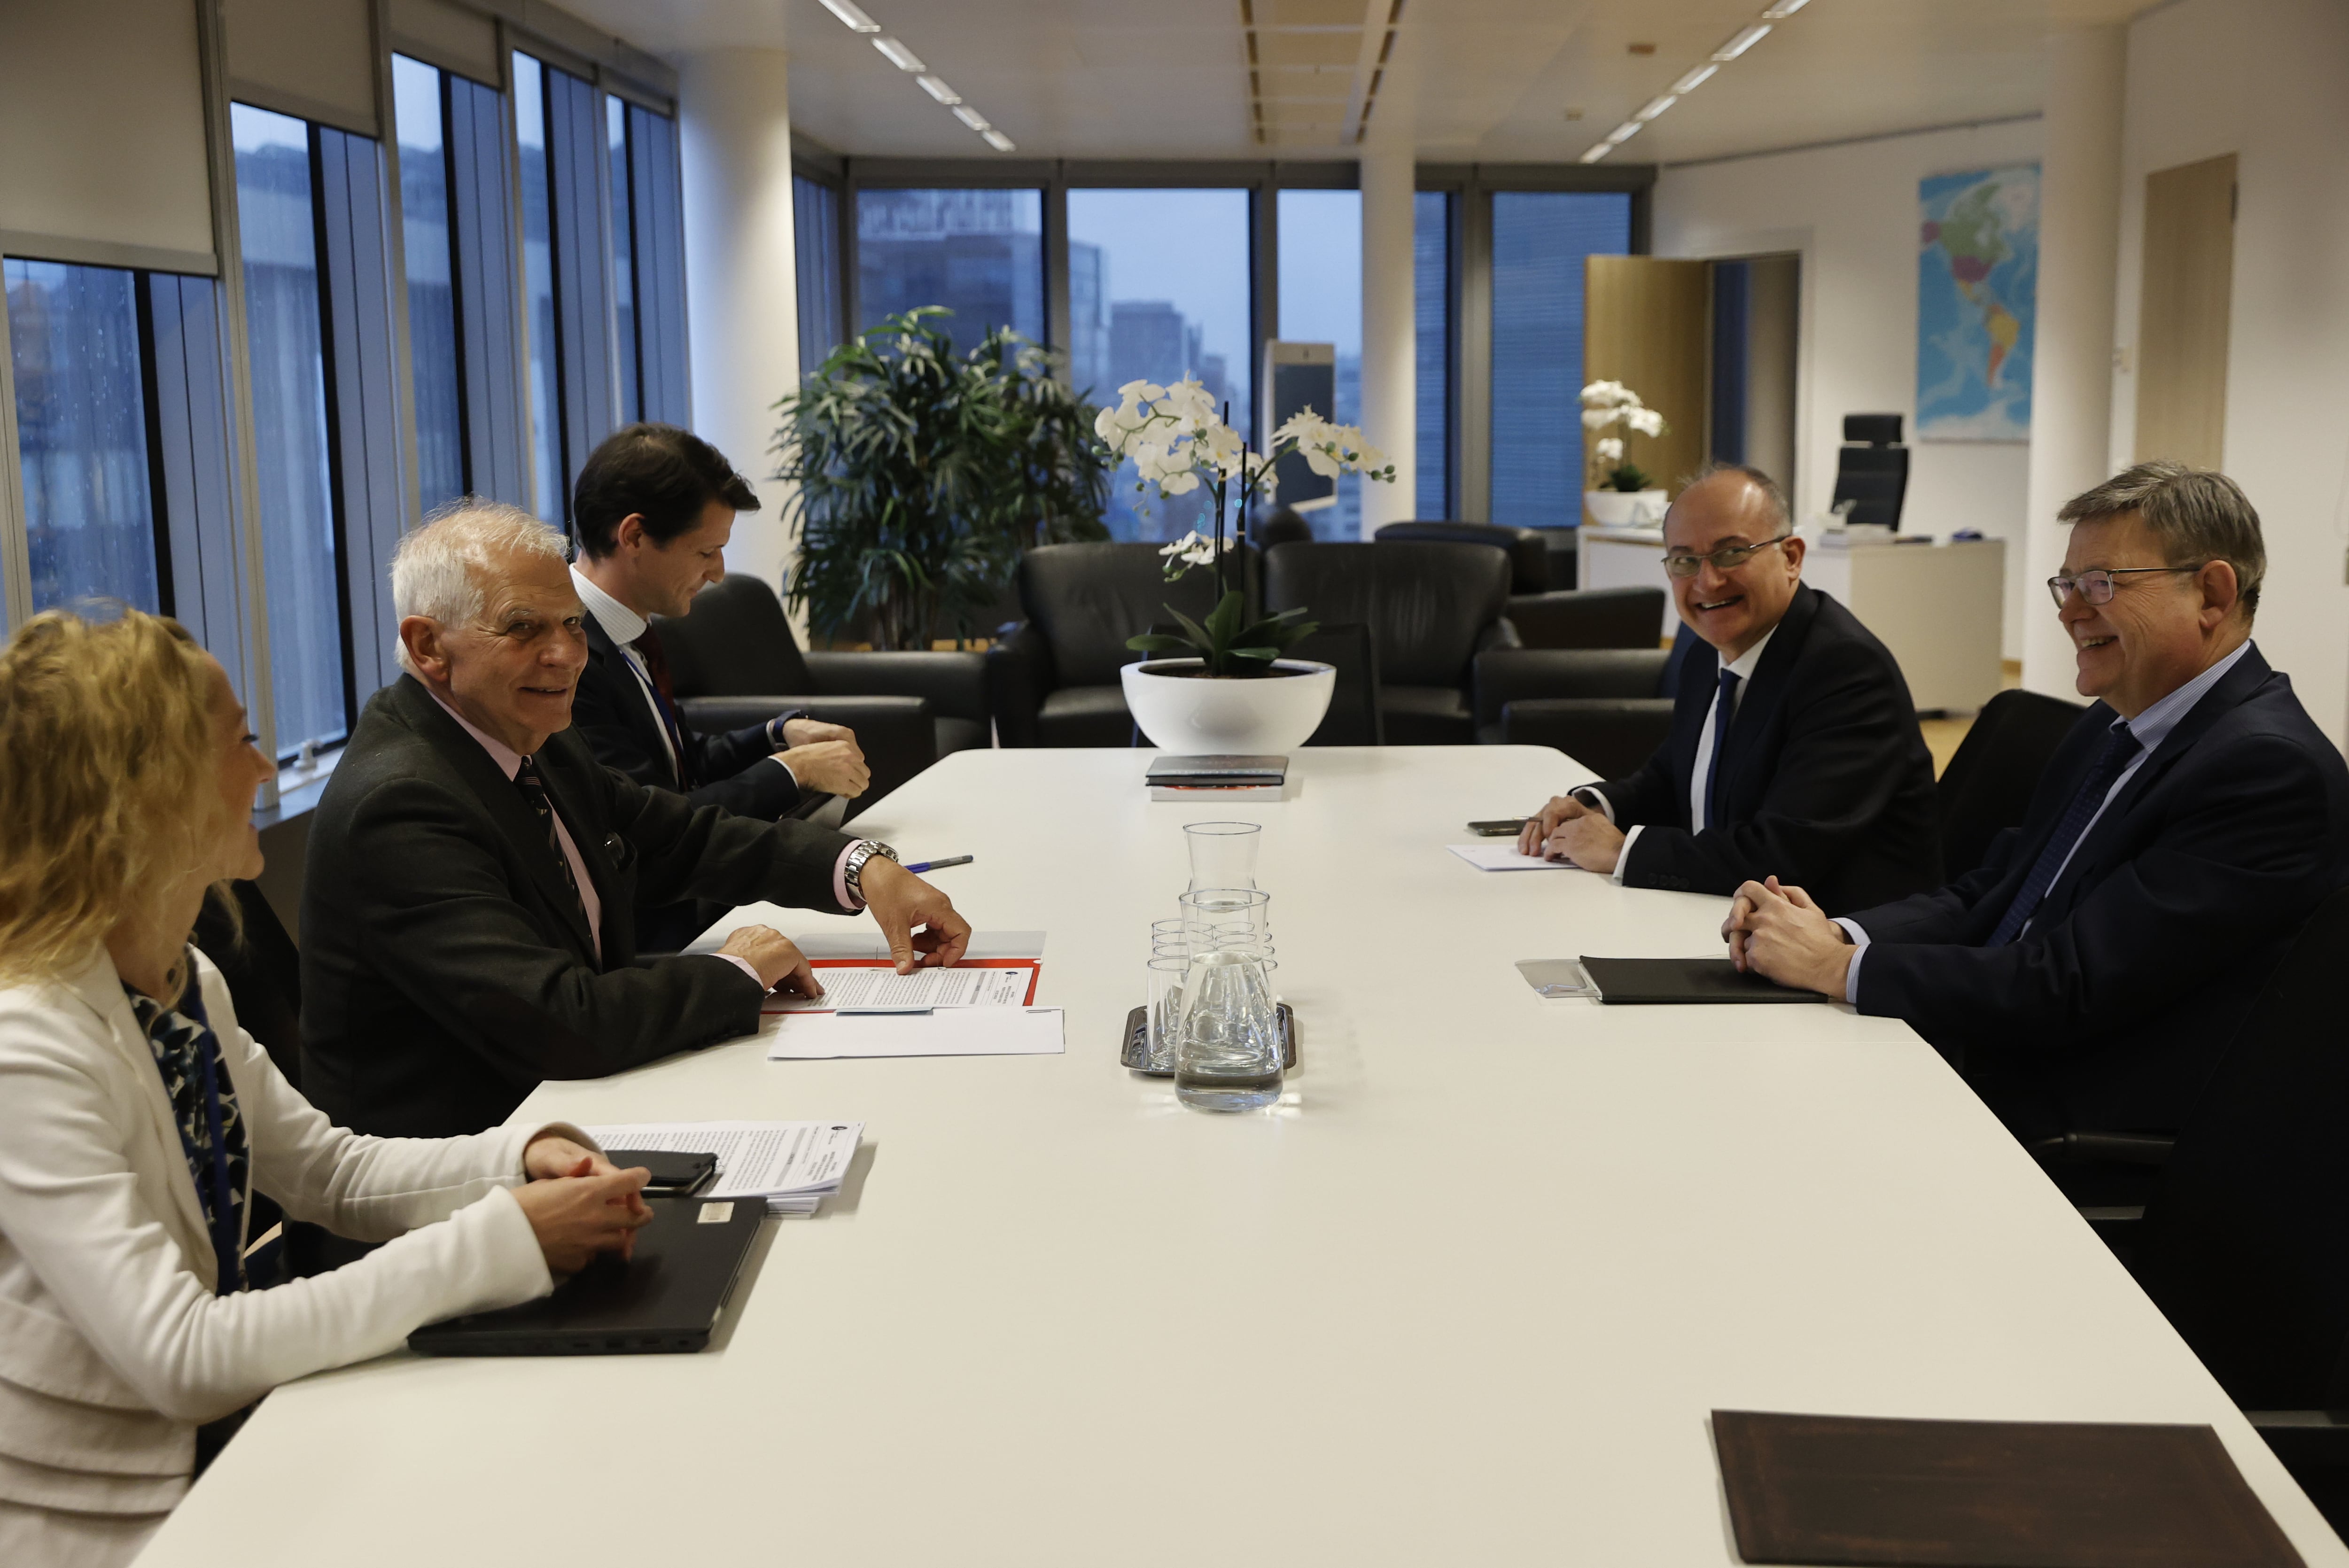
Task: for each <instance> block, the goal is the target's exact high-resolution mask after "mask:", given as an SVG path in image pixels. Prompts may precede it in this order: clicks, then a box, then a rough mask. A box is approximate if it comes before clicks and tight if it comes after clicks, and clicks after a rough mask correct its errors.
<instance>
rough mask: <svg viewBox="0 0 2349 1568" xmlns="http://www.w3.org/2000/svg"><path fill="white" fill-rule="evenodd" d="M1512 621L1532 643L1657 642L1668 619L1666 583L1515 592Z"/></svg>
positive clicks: (1635, 645)
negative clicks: (1656, 585)
mask: <svg viewBox="0 0 2349 1568" xmlns="http://www.w3.org/2000/svg"><path fill="white" fill-rule="evenodd" d="M1508 615H1509V624H1511V625H1513V626H1515V627H1516V629H1517V641H1518V642H1519V643H1521V644H1523V645H1525V646H1526V647H1528V648H1652V647H1654V646H1655V645H1656V644H1657V641H1658V638H1657V636H1656V628H1657V627H1658V626H1659V625H1661V624H1662V623H1663V619H1664V591H1663V590H1662V589H1661V588H1568V589H1566V590H1564V591H1562V592H1559V593H1522V594H1513V595H1511V596H1510V599H1509V605H1508Z"/></svg>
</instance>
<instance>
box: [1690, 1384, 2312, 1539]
mask: <svg viewBox="0 0 2349 1568" xmlns="http://www.w3.org/2000/svg"><path fill="white" fill-rule="evenodd" d="M1713 1449H1714V1452H1715V1453H1716V1454H1717V1455H1718V1456H1719V1458H1720V1460H1721V1479H1722V1484H1723V1487H1724V1488H1725V1489H1726V1491H1727V1492H1728V1494H1729V1518H1730V1523H1731V1526H1732V1528H1733V1529H1734V1530H1735V1531H1736V1532H1737V1553H1738V1555H1739V1556H1740V1557H1742V1558H1744V1560H1745V1561H1746V1562H1748V1563H1813V1564H1826V1565H1840V1564H1861V1563H1866V1564H1870V1565H1876V1568H1910V1565H1912V1564H1914V1565H1919V1568H2106V1565H2107V1564H2114V1563H2127V1564H2128V1565H2129V1568H2221V1565H2222V1564H2223V1565H2225V1568H2298V1564H2299V1563H2300V1561H2301V1559H2300V1554H2299V1553H2296V1552H2294V1551H2293V1550H2292V1542H2289V1541H2287V1540H2285V1539H2284V1534H2283V1532H2282V1530H2280V1529H2278V1528H2277V1527H2276V1522H2275V1521H2274V1520H2273V1519H2271V1518H2270V1517H2269V1515H2268V1511H2267V1509H2266V1508H2265V1507H2264V1506H2262V1505H2261V1502H2260V1500H2259V1499H2258V1498H2257V1497H2256V1496H2254V1495H2253V1494H2252V1492H2251V1488H2250V1487H2249V1486H2248V1485H2246V1484H2245V1483H2244V1481H2243V1478H2242V1476H2241V1474H2240V1472H2239V1471H2238V1470H2236V1469H2235V1464H2234V1461H2233V1460H2231V1459H2230V1458H2228V1456H2227V1450H2226V1448H2225V1447H2224V1445H2222V1444H2221V1443H2220V1441H2219V1437H2218V1434H2217V1433H2215V1432H2213V1431H2212V1430H2211V1429H2209V1428H2208V1427H2172V1426H2154V1425H2134V1424H2132V1425H2126V1426H2123V1425H2103V1424H2095V1423H2089V1422H2080V1421H1896V1420H1883V1419H1878V1418H1861V1417H1851V1416H1799V1415H1784V1414H1775V1413H1771V1412H1767V1411H1759V1410H1715V1411H1714V1412H1713Z"/></svg>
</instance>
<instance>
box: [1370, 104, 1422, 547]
mask: <svg viewBox="0 0 2349 1568" xmlns="http://www.w3.org/2000/svg"><path fill="white" fill-rule="evenodd" d="M1361 180H1362V437H1363V438H1364V439H1365V440H1367V441H1369V442H1370V444H1371V445H1372V446H1374V447H1377V448H1380V449H1382V450H1384V451H1385V453H1386V455H1387V457H1388V459H1390V460H1391V461H1392V462H1393V464H1394V469H1395V477H1394V482H1393V483H1392V484H1373V483H1371V482H1370V481H1369V480H1363V481H1362V537H1363V538H1365V539H1368V538H1369V537H1370V536H1371V534H1373V533H1375V532H1377V531H1378V530H1379V528H1380V526H1381V524H1384V523H1390V522H1402V521H1405V520H1407V519H1410V518H1413V517H1416V516H1417V515H1418V504H1417V497H1418V488H1419V487H1418V398H1419V358H1418V354H1419V341H1418V335H1417V333H1416V331H1415V330H1414V326H1413V290H1412V197H1413V193H1414V191H1416V189H1417V162H1416V160H1415V159H1414V157H1413V150H1412V146H1411V143H1410V142H1409V140H1407V139H1404V140H1401V141H1399V142H1397V143H1395V144H1392V145H1390V146H1388V147H1386V148H1383V149H1379V150H1365V151H1364V153H1363V154H1362V162H1361Z"/></svg>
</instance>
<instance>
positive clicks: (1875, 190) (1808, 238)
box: [1654, 120, 2044, 658]
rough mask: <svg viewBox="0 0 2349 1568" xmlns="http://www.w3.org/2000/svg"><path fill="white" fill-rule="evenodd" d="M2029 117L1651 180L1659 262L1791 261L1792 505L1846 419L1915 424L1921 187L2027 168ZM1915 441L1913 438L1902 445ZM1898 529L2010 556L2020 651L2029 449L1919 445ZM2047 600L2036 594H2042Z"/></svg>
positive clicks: (1808, 503)
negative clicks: (1796, 258)
mask: <svg viewBox="0 0 2349 1568" xmlns="http://www.w3.org/2000/svg"><path fill="white" fill-rule="evenodd" d="M2039 150H2040V126H2039V123H2038V122H2037V121H2036V120H2027V121H2022V122H2017V123H2012V124H2006V125H1994V126H1986V127H1983V128H1982V129H1976V130H1946V131H1933V132H1930V133H1927V134H1923V135H1918V136H1900V137H1888V138H1885V139H1881V140H1876V141H1865V142H1856V143H1853V144H1851V145H1848V146H1844V147H1830V148H1821V149H1818V150H1814V151H1809V152H1790V153H1783V154H1779V155H1777V156H1775V157H1768V158H1747V159H1740V160H1736V161H1734V162H1726V163H1712V164H1702V165H1695V166H1691V167H1685V168H1677V169H1667V170H1664V172H1663V174H1662V176H1661V179H1659V180H1658V181H1657V183H1656V192H1655V227H1654V247H1655V253H1656V254H1658V255H1660V256H1729V255H1741V254H1753V253H1760V252H1768V251H1799V252H1800V253H1802V257H1803V304H1802V325H1801V349H1800V355H1801V377H1800V389H1799V392H1798V397H1799V407H1798V410H1797V414H1796V421H1795V426H1796V433H1795V484H1794V500H1795V510H1796V512H1797V514H1798V515H1799V516H1803V517H1808V516H1809V515H1811V514H1812V513H1814V512H1818V511H1826V506H1827V501H1828V499H1829V497H1830V496H1831V494H1832V493H1833V491H1834V489H1835V469H1836V449H1837V448H1838V447H1840V446H1841V445H1842V444H1843V417H1844V416H1845V415H1846V414H1876V413H1892V412H1899V413H1900V414H1902V415H1904V416H1905V417H1907V418H1909V420H1911V421H1912V423H1913V421H1914V418H1915V416H1916V398H1917V224H1918V217H1917V182H1918V181H1920V179H1922V178H1924V177H1925V176H1926V175H1929V174H1946V173H1952V172H1956V171H1960V170H1968V169H1986V168H1989V167H1992V165H1995V164H2000V163H2014V162H2028V161H2031V160H2035V159H2036V158H2038V156H2039ZM1912 440H1913V438H1912ZM1909 463H1910V469H1909V500H1908V504H1907V507H1906V510H1905V511H1904V512H1903V514H1902V518H1901V522H1902V526H1903V527H1904V528H1907V529H1910V530H1913V531H1919V532H1930V533H1940V534H1946V533H1949V532H1950V531H1952V530H1955V529H1960V528H1978V529H1980V530H1982V532H1984V533H1986V534H1989V535H1991V536H1992V537H1993V538H1999V539H2007V540H2012V541H2013V543H2012V544H2010V545H2009V547H2008V550H2007V577H2008V582H2007V611H2006V624H2005V634H2004V639H2003V644H2004V654H2005V656H2006V657H2008V658H2020V657H2021V656H2022V632H2021V627H2022V624H2023V622H2022V617H2023V615H2025V614H2030V613H2031V611H2032V608H2033V600H2032V599H2030V598H2029V597H2027V596H2026V592H2025V584H2024V583H2023V558H2024V552H2023V549H2022V546H2021V541H2022V536H2023V524H2024V519H2025V517H2026V515H2027V514H2026V511H2025V504H2026V500H2025V498H2026V491H2027V489H2028V486H2029V478H2030V475H2029V469H2030V448H2029V446H2028V445H2027V444H2026V443H2023V442H2013V443H1979V442H1962V443H1961V442H1939V441H1934V442H1917V443H1914V445H1913V447H1912V451H1911V456H1910V459H1909ZM2043 597H2044V594H2043Z"/></svg>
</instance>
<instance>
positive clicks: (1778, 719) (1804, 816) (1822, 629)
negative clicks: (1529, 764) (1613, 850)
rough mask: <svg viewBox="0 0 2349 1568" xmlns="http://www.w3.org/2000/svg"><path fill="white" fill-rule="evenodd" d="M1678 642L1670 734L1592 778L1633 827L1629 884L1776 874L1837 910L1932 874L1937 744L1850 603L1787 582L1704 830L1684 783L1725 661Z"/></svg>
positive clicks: (1921, 882) (1911, 887) (1732, 732)
mask: <svg viewBox="0 0 2349 1568" xmlns="http://www.w3.org/2000/svg"><path fill="white" fill-rule="evenodd" d="M1674 662H1675V664H1676V665H1677V675H1678V681H1679V692H1678V695H1677V696H1676V697H1675V699H1674V700H1675V706H1674V707H1673V709H1672V728H1671V735H1670V737H1669V738H1666V740H1665V741H1664V744H1663V745H1662V746H1661V748H1658V749H1657V751H1656V754H1655V755H1654V756H1653V757H1651V758H1648V761H1647V763H1646V765H1645V766H1644V767H1642V768H1641V769H1640V770H1639V771H1638V772H1637V773H1634V774H1633V775H1631V776H1630V778H1629V779H1610V780H1609V781H1608V782H1607V783H1604V784H1601V785H1599V789H1600V790H1602V791H1603V792H1604V793H1605V794H1606V796H1607V800H1608V804H1609V805H1610V806H1612V807H1613V808H1614V809H1615V822H1616V825H1617V826H1618V827H1622V828H1630V827H1632V826H1634V825H1635V824H1636V825H1638V826H1639V827H1640V828H1641V829H1642V831H1641V832H1640V841H1639V842H1638V843H1636V844H1634V845H1633V846H1632V847H1631V855H1630V869H1629V870H1628V871H1627V872H1625V873H1624V877H1623V882H1624V885H1626V886H1627V887H1655V888H1674V889H1678V890H1681V891H1683V892H1717V893H1729V892H1736V891H1737V886H1738V884H1739V883H1741V882H1746V881H1748V880H1754V881H1758V880H1760V879H1761V878H1763V877H1765V876H1772V875H1775V876H1776V877H1777V878H1778V880H1779V881H1780V882H1788V883H1792V884H1794V885H1795V886H1798V887H1801V888H1803V889H1804V890H1805V891H1806V892H1809V893H1810V895H1811V896H1812V897H1813V898H1815V899H1816V900H1817V901H1818V902H1819V903H1820V904H1821V906H1822V907H1824V908H1826V909H1828V910H1831V911H1833V910H1842V909H1848V908H1851V907H1853V906H1855V905H1857V904H1864V903H1881V902H1883V901H1884V900H1886V899H1891V898H1898V897H1900V896H1901V895H1902V894H1904V893H1911V892H1923V891H1924V890H1925V889H1927V888H1930V887H1936V886H1939V885H1940V881H1941V829H1940V812H1939V808H1938V806H1937V805H1936V803H1935V799H1934V795H1933V758H1932V754H1931V753H1930V752H1929V751H1927V750H1926V748H1925V740H1924V737H1923V735H1922V733H1921V732H1920V730H1919V729H1918V727H1917V710H1916V707H1915V705H1914V704H1912V703H1911V702H1910V700H1909V683H1908V682H1907V681H1905V680H1903V679H1902V678H1901V676H1900V666H1899V664H1897V663H1895V662H1894V660H1893V657H1892V655H1891V653H1890V652H1889V650H1888V649H1887V648H1886V647H1885V646H1884V645H1883V644H1882V643H1879V642H1878V641H1877V640H1876V638H1875V636H1874V634H1871V633H1870V632H1869V631H1868V628H1867V627H1865V626H1863V625H1861V624H1859V621H1858V619H1857V617H1856V616H1854V615H1853V614H1852V613H1851V612H1850V611H1848V610H1847V609H1845V608H1844V607H1843V606H1842V605H1841V604H1838V603H1836V602H1835V600H1834V599H1832V598H1830V597H1829V596H1828V595H1826V594H1825V593H1820V592H1819V591H1818V590H1817V589H1816V588H1809V587H1801V586H1798V587H1796V588H1795V597H1794V601H1793V603H1790V604H1788V605H1787V607H1786V614H1785V616H1784V617H1783V618H1781V619H1780V621H1779V622H1778V628H1777V630H1776V631H1775V633H1773V634H1771V637H1770V645H1769V646H1767V647H1765V648H1764V649H1763V650H1762V659H1761V663H1760V664H1758V665H1756V666H1755V667H1754V680H1753V684H1752V685H1751V686H1748V687H1747V688H1746V691H1745V695H1744V699H1743V700H1742V701H1741V702H1740V703H1739V704H1738V707H1737V717H1736V718H1735V719H1733V721H1732V722H1731V724H1730V727H1729V735H1728V738H1727V741H1726V748H1725V749H1723V751H1722V752H1721V758H1722V761H1721V765H1722V766H1723V768H1726V769H1728V772H1727V774H1726V775H1725V776H1723V779H1722V791H1721V803H1722V817H1723V825H1722V826H1721V827H1719V828H1717V829H1713V830H1709V831H1700V830H1696V824H1695V823H1693V822H1692V821H1691V820H1689V783H1690V777H1691V775H1692V773H1693V772H1694V771H1695V769H1696V748H1697V742H1698V740H1699V739H1700V738H1702V735H1703V732H1704V720H1705V716H1706V714H1708V713H1710V712H1711V711H1712V709H1713V699H1714V696H1715V694H1716V692H1717V691H1718V689H1719V682H1718V681H1717V679H1716V678H1715V676H1716V672H1717V671H1718V670H1719V668H1720V665H1719V662H1718V659H1717V656H1716V655H1715V654H1714V652H1713V647H1712V645H1710V644H1707V643H1704V642H1702V641H1700V640H1698V639H1697V638H1696V637H1695V636H1694V635H1692V634H1690V635H1684V636H1683V637H1682V647H1681V649H1680V652H1679V654H1678V655H1677V656H1676V658H1675V661H1674Z"/></svg>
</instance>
